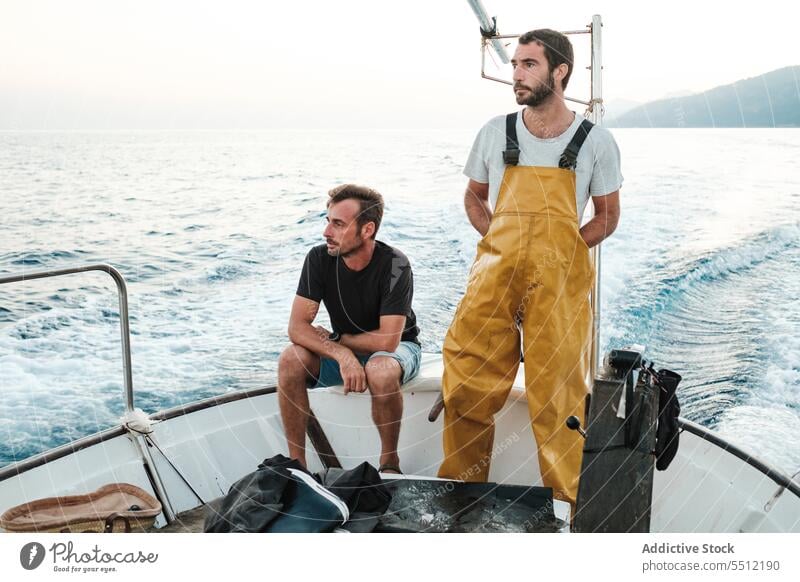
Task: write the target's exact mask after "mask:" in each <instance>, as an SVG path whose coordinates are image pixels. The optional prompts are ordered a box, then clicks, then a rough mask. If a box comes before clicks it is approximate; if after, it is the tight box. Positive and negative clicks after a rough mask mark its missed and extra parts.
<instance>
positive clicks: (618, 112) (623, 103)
mask: <svg viewBox="0 0 800 582" xmlns="http://www.w3.org/2000/svg"><path fill="white" fill-rule="evenodd" d="M641 104H642V102H641V101H631V100H630V99H611V100H610V101H607V102H605V116H604V121H603V123H604V124H605V125H608V124H609V123H610V121H611V120H613V119H618V118H620V117H622V116H623V115H625V114H626V113H627V112H628V111H631V110H633V109H636V108H637V107H639V106H640V105H641Z"/></svg>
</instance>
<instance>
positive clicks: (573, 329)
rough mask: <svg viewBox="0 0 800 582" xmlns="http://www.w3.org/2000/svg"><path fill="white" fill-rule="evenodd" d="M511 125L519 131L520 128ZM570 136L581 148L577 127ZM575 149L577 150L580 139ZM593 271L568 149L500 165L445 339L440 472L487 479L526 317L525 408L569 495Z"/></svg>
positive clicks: (543, 460)
mask: <svg viewBox="0 0 800 582" xmlns="http://www.w3.org/2000/svg"><path fill="white" fill-rule="evenodd" d="M514 119H516V117H515V118H514ZM586 123H588V122H586ZM508 126H510V122H509V124H508ZM508 126H507V127H508ZM584 128H586V129H585V131H586V133H588V130H589V129H591V124H589V125H584V126H581V128H579V129H578V133H580V132H581V131H582V130H584ZM509 133H511V134H512V135H513V142H516V135H515V131H510V130H509ZM583 137H584V138H585V135H584V136H583ZM573 141H576V140H573ZM577 141H578V142H579V144H578V146H577V149H580V143H582V141H583V139H580V140H577ZM510 143H511V141H509V144H510ZM514 145H516V144H514ZM571 145H572V144H571ZM517 147H518V146H517ZM568 150H569V148H568ZM517 152H518V150H517ZM573 154H574V155H573V158H577V150H575V151H573ZM565 155H566V152H565ZM504 156H505V152H504ZM507 163H508V160H507ZM511 163H514V162H513V161H512V162H511ZM563 165H565V164H564V156H562V166H563ZM568 165H569V164H567V166H568ZM594 275H595V273H594V267H593V265H592V263H591V260H590V257H589V247H588V246H587V245H586V243H585V242H584V241H583V238H582V237H581V235H580V232H579V224H578V216H577V210H576V201H575V171H574V159H573V162H572V167H566V168H563V167H559V168H549V167H538V166H516V165H507V166H506V169H505V173H504V175H503V182H502V184H501V186H500V192H499V196H498V199H497V204H496V205H495V209H494V213H493V215H492V219H491V222H490V224H489V231H488V232H487V233H486V235H485V236H484V237H483V238H482V239H481V241H480V242H479V243H478V252H477V256H476V258H475V262H474V264H473V265H472V269H471V271H470V275H469V281H468V284H467V290H466V293H465V295H464V297H463V299H462V300H461V302H460V303H459V305H458V308H457V309H456V313H455V317H454V319H453V323H452V324H451V325H450V329H449V330H448V332H447V336H446V338H445V341H444V346H443V348H442V352H443V358H444V376H443V378H442V392H443V396H444V403H445V419H444V454H445V459H444V462H443V463H442V466H441V468H440V469H439V476H440V477H445V478H450V479H460V480H464V481H486V480H487V478H488V474H489V465H490V462H491V458H492V454H493V453H492V447H493V441H494V418H493V417H494V414H495V413H497V412H498V411H499V410H500V409H501V408H502V407H503V405H504V403H505V401H506V399H507V397H508V393H509V392H510V390H511V386H512V384H513V381H514V378H515V377H516V374H517V368H518V366H519V362H520V333H519V327H520V326H519V324H521V328H522V338H523V346H522V352H523V355H524V365H525V389H526V393H527V400H528V412H529V414H530V418H531V423H532V425H533V433H534V436H535V438H536V443H537V445H538V455H539V466H540V469H541V472H542V479H543V481H544V486H545V487H552V488H553V493H554V497H555V498H557V499H562V500H564V501H569V502H570V503H572V504H573V507H574V504H575V500H576V498H577V494H578V479H579V475H580V469H581V459H582V454H583V445H584V439H583V438H582V437H581V435H580V434H579V433H578V432H577V431H572V430H569V429H568V428H566V426H565V421H566V419H567V417H569V416H570V415H575V416H577V417H578V418H579V419H581V423H584V405H585V397H586V394H587V392H588V389H589V388H588V386H587V383H586V378H587V376H588V371H589V365H590V349H591V329H592V313H591V307H590V304H589V293H590V290H591V287H592V284H593V282H594ZM500 454H502V453H500Z"/></svg>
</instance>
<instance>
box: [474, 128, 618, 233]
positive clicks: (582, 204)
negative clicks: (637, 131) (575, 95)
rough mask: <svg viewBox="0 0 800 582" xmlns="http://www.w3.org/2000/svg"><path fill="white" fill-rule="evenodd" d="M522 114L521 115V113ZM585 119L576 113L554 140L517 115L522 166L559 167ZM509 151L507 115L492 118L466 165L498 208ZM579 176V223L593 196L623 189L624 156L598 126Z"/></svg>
mask: <svg viewBox="0 0 800 582" xmlns="http://www.w3.org/2000/svg"><path fill="white" fill-rule="evenodd" d="M520 113H521V112H520ZM583 120H584V117H583V116H582V115H578V114H577V113H576V114H575V121H574V122H573V123H572V125H570V126H569V128H568V129H567V130H566V131H565V132H564V133H562V134H561V135H559V136H558V137H555V138H551V139H540V138H538V137H536V136H535V135H533V134H531V132H530V131H528V128H527V127H525V124H524V123H523V122H522V115H521V114H518V115H517V140H518V142H519V147H520V159H519V165H520V166H545V167H555V168H557V167H558V160H559V158H561V154H562V153H564V149H566V147H567V145H568V144H569V142H570V140H571V139H572V136H573V135H575V132H576V131H577V130H578V127H579V126H580V124H581V122H582V121H583ZM505 149H506V116H505V115H499V116H497V117H495V118H493V119H491V120H490V121H489V122H488V123H487V124H486V125H484V126H483V127H482V128H481V130H480V131H479V132H478V135H477V137H476V138H475V143H474V144H473V146H472V151H471V152H470V155H469V159H468V160H467V164H466V166H464V175H465V176H467V177H468V178H472V179H473V180H475V181H476V182H481V183H482V184H487V183H488V184H489V201H490V204H491V206H492V208H494V206H495V204H496V203H497V195H498V193H499V192H500V182H501V181H502V179H503V172H504V171H505V169H506V166H505V164H504V163H503V150H505ZM575 172H576V174H577V176H576V192H575V196H576V203H577V209H578V221H579V222H580V221H581V218H582V217H583V211H584V209H585V208H586V204H587V202H588V201H589V196H590V195H591V196H604V195H606V194H611V193H612V192H616V191H617V190H619V189H620V187H621V186H622V173H621V172H620V154H619V147H617V142H616V141H615V140H614V136H613V135H611V132H610V131H608V130H607V129H605V128H603V127H598V126H595V127H593V128H592V131H590V132H589V136H588V137H587V138H586V141H585V142H584V143H583V146H582V147H581V150H580V153H579V154H578V165H577V167H576V169H575Z"/></svg>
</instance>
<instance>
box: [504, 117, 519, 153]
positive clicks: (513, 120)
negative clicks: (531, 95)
mask: <svg viewBox="0 0 800 582" xmlns="http://www.w3.org/2000/svg"><path fill="white" fill-rule="evenodd" d="M503 163H504V164H505V165H507V166H516V165H517V164H518V163H519V142H517V112H516V111H515V112H514V113H509V114H508V115H506V149H505V151H503Z"/></svg>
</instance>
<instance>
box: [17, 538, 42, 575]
mask: <svg viewBox="0 0 800 582" xmlns="http://www.w3.org/2000/svg"><path fill="white" fill-rule="evenodd" d="M44 553H45V552H44V546H43V545H42V544H40V543H38V542H31V543H29V544H25V545H24V546H22V550H20V552H19V563H20V564H22V567H23V568H25V569H26V570H35V569H36V568H38V567H39V566H41V565H42V562H43V561H44Z"/></svg>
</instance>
